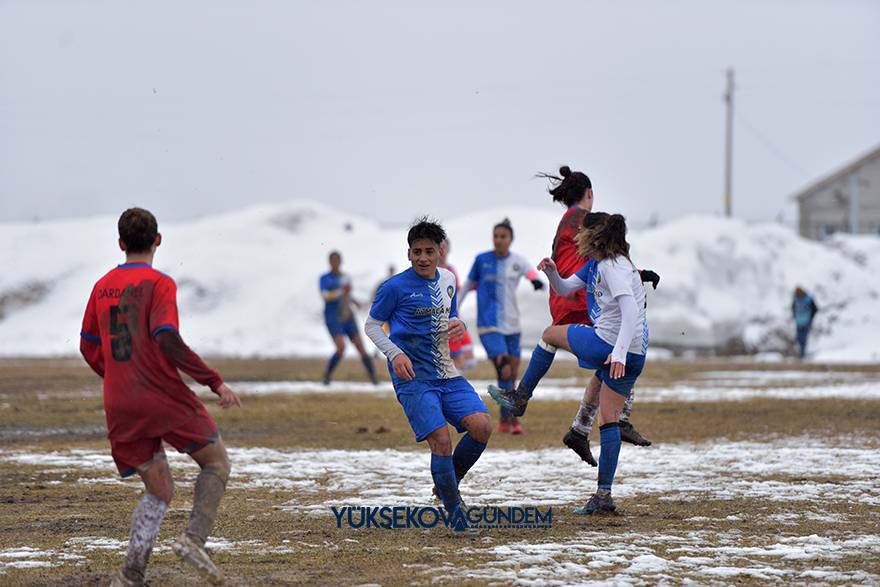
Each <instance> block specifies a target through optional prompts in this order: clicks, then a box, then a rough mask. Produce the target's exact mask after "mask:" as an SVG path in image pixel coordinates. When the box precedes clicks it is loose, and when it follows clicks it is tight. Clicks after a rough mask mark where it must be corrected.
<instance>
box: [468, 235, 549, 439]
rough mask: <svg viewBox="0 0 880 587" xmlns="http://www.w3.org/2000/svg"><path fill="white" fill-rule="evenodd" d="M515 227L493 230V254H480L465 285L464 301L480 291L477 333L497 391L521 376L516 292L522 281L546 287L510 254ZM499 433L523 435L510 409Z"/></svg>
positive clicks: (519, 258)
mask: <svg viewBox="0 0 880 587" xmlns="http://www.w3.org/2000/svg"><path fill="white" fill-rule="evenodd" d="M512 242H513V227H512V226H511V225H510V220H508V219H507V218H505V219H504V220H503V221H501V222H499V223H498V224H496V225H495V226H494V228H493V229H492V244H493V246H494V248H493V250H491V251H487V252H485V253H480V254H479V255H477V258H476V259H474V264H473V266H472V267H471V270H470V273H468V276H467V281H465V283H464V286H463V289H462V294H461V301H462V302H464V299H465V297H466V296H467V294H468V292H469V291H470V290H471V289H476V290H477V332H478V333H479V335H480V342H481V343H483V348H485V349H486V354H487V355H488V356H489V360H490V361H492V364H493V365H495V371H496V372H497V374H498V387H500V388H501V389H513V388H514V382H515V381H516V377H517V374H518V372H519V359H520V332H521V331H522V327H521V326H520V321H519V307H518V306H517V304H516V288H517V286H518V285H519V282H520V279H522V278H523V277H525V278H527V279H529V281H531V282H532V285H533V287H534V288H535V289H536V290H538V289H541V288H543V287H544V284H543V283H542V282H541V281H539V280H538V275H537V273H536V272H535V271H534V270H533V269H532V268H531V264H530V263H529V262H528V261H527V260H526V259H525V258H524V257H522V256H520V255H517V254H516V253H511V252H510V245H511V243H512ZM498 431H499V432H510V433H512V434H522V431H523V429H522V424H521V423H520V422H519V420H518V419H517V417H516V415H515V414H513V412H511V410H509V409H508V408H505V407H502V408H501V422H500V423H499V424H498Z"/></svg>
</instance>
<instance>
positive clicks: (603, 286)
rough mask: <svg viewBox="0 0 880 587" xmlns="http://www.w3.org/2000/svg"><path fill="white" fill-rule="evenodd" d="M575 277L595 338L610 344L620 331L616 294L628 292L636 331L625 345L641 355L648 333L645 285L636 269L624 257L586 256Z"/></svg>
mask: <svg viewBox="0 0 880 587" xmlns="http://www.w3.org/2000/svg"><path fill="white" fill-rule="evenodd" d="M575 275H577V277H578V278H579V279H580V280H581V281H583V282H584V283H585V284H586V286H585V288H584V289H585V290H586V292H587V311H588V312H589V314H590V320H592V321H593V328H594V329H595V330H596V334H598V335H599V338H601V339H602V340H604V341H605V342H607V343H608V344H610V345H614V343H615V341H616V340H617V335H618V332H619V331H620V321H621V314H620V305H619V304H618V302H617V300H616V297H617V296H619V295H622V294H626V293H630V294H632V296H633V299H634V300H635V302H636V307H637V308H638V312H639V314H638V323H637V327H636V334H635V336H634V337H633V340H632V341H631V343H630V344H629V345H628V346H627V350H628V352H631V353H635V354H637V355H644V354H645V353H646V352H647V351H648V342H649V339H650V334H649V330H648V318H647V314H646V310H645V309H646V304H645V295H646V294H645V287H644V285H643V284H642V278H641V276H640V275H639V272H638V270H636V268H635V267H634V266H633V264H632V263H631V262H630V261H629V260H628V259H627V258H626V257H622V256H621V257H615V258H613V259H605V260H603V261H600V262H599V261H596V260H595V259H590V260H589V261H587V263H586V264H585V265H584V266H583V267H581V268H580V269H579V270H578V272H577V273H575Z"/></svg>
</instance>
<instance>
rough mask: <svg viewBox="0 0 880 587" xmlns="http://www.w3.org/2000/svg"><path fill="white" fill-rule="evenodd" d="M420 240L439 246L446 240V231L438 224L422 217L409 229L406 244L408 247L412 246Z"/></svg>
mask: <svg viewBox="0 0 880 587" xmlns="http://www.w3.org/2000/svg"><path fill="white" fill-rule="evenodd" d="M420 239H428V240H430V241H431V242H434V243H436V244H437V245H438V246H439V245H440V243H442V242H443V241H444V240H446V231H445V230H443V227H442V226H440V223H439V222H436V221H434V220H431V219H430V218H428V217H427V216H422V217H421V218H419V219H418V220H416V221H415V223H413V225H412V226H410V227H409V232H408V233H407V235H406V242H407V243H408V244H409V246H412V244H413V243H414V242H416V241H417V240H420Z"/></svg>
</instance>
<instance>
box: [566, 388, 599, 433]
mask: <svg viewBox="0 0 880 587" xmlns="http://www.w3.org/2000/svg"><path fill="white" fill-rule="evenodd" d="M598 410H599V406H597V405H596V404H589V403H587V397H586V394H584V397H583V398H581V407H580V408H579V409H578V413H577V416H575V417H574V421H573V422H572V423H571V427H572V428H573V429H574V430H576V431H577V432H580V433H581V434H583V435H584V436H589V435H590V432H591V431H592V430H593V421H594V420H595V419H596V412H597V411H598Z"/></svg>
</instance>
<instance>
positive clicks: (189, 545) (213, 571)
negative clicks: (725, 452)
mask: <svg viewBox="0 0 880 587" xmlns="http://www.w3.org/2000/svg"><path fill="white" fill-rule="evenodd" d="M171 550H173V551H174V554H176V555H177V556H179V557H180V558H181V560H183V561H184V562H185V563H188V564H189V565H191V566H192V567H193V568H195V570H196V571H198V573H199V574H200V575H201V576H202V578H204V579H205V580H207V581H208V583H210V584H211V585H220V584H221V583H223V573H222V572H221V571H220V569H218V568H217V565H215V564H214V563H213V561H211V557H209V556H208V553H207V552H205V549H204V548H203V547H201V546H199V545H198V544H197V543H196V541H195V540H193V539H192V538H190V537H189V536H187V535H186V534H183V535H182V536H181V537H180V538H178V539H177V541H176V542H175V543H174V545H172V547H171Z"/></svg>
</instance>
